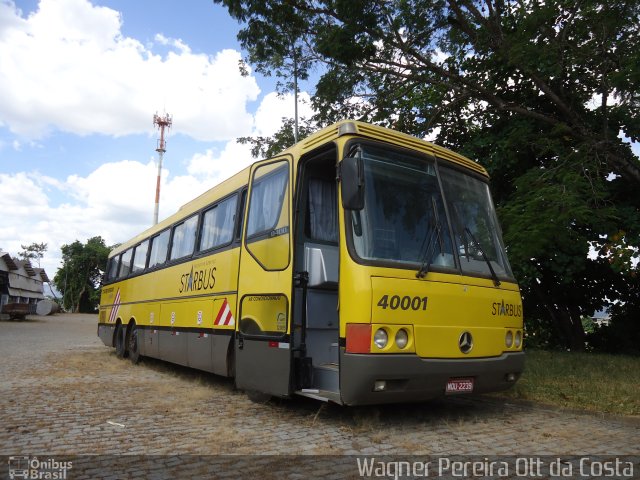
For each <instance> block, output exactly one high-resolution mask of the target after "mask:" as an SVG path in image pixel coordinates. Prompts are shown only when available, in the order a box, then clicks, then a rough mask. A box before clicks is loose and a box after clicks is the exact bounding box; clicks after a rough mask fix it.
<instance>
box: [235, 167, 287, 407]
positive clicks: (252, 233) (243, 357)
mask: <svg viewBox="0 0 640 480" xmlns="http://www.w3.org/2000/svg"><path fill="white" fill-rule="evenodd" d="M290 171H291V168H290V164H289V161H288V160H276V161H274V162H270V163H266V164H259V165H254V166H253V167H252V170H251V185H250V189H249V201H248V210H247V211H248V214H247V219H246V225H245V231H244V236H243V242H242V253H241V255H240V275H239V279H238V299H239V312H240V314H239V317H240V321H239V322H238V331H237V332H236V344H235V362H236V365H235V376H236V386H237V387H238V388H241V389H244V390H247V391H249V392H252V391H253V392H262V393H267V394H270V395H276V396H288V395H289V394H290V393H291V390H290V383H291V382H290V375H291V343H290V339H289V334H290V326H289V325H290V321H289V319H290V317H291V302H290V301H289V299H290V295H291V291H292V269H293V267H292V262H291V259H290V257H291V234H290V228H289V226H290V224H291V218H290V211H291V208H290V201H291V200H290V194H289V192H290V187H289V185H290V181H289V178H290Z"/></svg>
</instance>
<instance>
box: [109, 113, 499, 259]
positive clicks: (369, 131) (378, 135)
mask: <svg viewBox="0 0 640 480" xmlns="http://www.w3.org/2000/svg"><path fill="white" fill-rule="evenodd" d="M345 135H354V136H357V137H363V138H370V139H373V140H382V141H384V142H387V143H390V144H394V145H398V146H400V147H405V148H409V149H412V150H417V151H421V152H423V153H426V154H427V155H431V156H434V157H438V158H442V159H444V160H448V161H450V162H453V163H455V164H458V165H460V166H462V167H464V168H467V169H469V170H472V171H474V172H476V173H479V174H480V175H483V176H485V177H488V176H489V175H488V173H487V171H486V170H485V169H484V168H483V167H482V166H481V165H480V164H478V163H476V162H474V161H472V160H470V159H468V158H467V157H465V156H463V155H460V154H458V153H456V152H453V151H451V150H449V149H448V148H444V147H440V146H438V145H435V144H433V143H431V142H428V141H426V140H422V139H419V138H417V137H414V136H411V135H407V134H406V133H401V132H398V131H395V130H391V129H389V128H385V127H380V126H377V125H371V124H369V123H365V122H360V121H357V120H342V121H340V122H337V123H334V124H333V125H330V126H328V127H325V128H323V129H321V130H319V131H317V132H315V133H313V134H312V135H309V136H308V137H306V138H305V139H303V140H301V141H299V142H298V143H296V144H295V145H292V146H291V147H289V148H287V149H286V150H284V151H283V152H281V153H280V154H278V155H277V156H281V155H283V154H292V155H293V156H294V158H299V157H300V156H302V155H304V154H305V153H307V152H308V151H311V150H313V149H314V148H316V147H318V146H319V145H322V144H326V143H328V142H331V141H333V140H335V139H337V138H339V137H342V136H345ZM259 161H263V160H259ZM254 163H257V162H254ZM250 169H251V166H248V167H246V168H245V169H243V170H242V171H240V172H238V173H236V174H235V175H233V176H232V177H230V178H228V179H226V180H224V181H223V182H221V183H219V184H217V185H215V186H213V187H212V188H211V189H209V190H207V191H206V192H204V193H203V194H201V195H199V196H198V197H196V198H194V199H193V200H191V201H189V202H188V203H185V204H184V205H183V206H181V207H180V208H179V209H178V211H177V212H175V213H174V214H173V215H170V216H169V217H167V218H165V219H164V220H162V221H161V222H158V224H157V225H154V226H152V227H150V228H148V229H146V230H144V231H143V232H141V233H140V234H138V235H136V236H135V237H133V238H132V239H130V240H128V241H127V242H124V243H122V244H120V245H118V246H117V247H116V248H114V249H113V250H112V251H111V253H110V254H109V257H112V256H114V255H116V254H118V253H120V252H122V251H124V250H126V249H127V248H129V247H132V246H135V245H137V244H138V243H140V242H141V241H143V240H145V239H147V238H149V237H152V236H153V235H155V234H156V233H158V232H161V231H162V230H164V229H165V228H167V227H169V226H171V225H173V224H174V223H176V222H178V221H180V220H181V219H184V218H186V217H187V216H189V215H190V214H191V213H194V212H197V211H199V210H200V209H202V208H204V207H206V206H207V205H209V204H210V203H212V202H214V201H216V200H218V199H222V198H223V197H225V196H226V195H228V194H230V193H232V192H234V191H236V190H238V189H239V188H241V187H242V186H244V185H246V184H247V183H248V182H249V172H250Z"/></svg>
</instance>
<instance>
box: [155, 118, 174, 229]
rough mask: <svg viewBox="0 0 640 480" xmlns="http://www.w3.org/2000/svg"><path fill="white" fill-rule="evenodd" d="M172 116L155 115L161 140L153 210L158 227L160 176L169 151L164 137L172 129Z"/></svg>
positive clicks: (158, 150) (157, 149)
mask: <svg viewBox="0 0 640 480" xmlns="http://www.w3.org/2000/svg"><path fill="white" fill-rule="evenodd" d="M171 123H172V120H171V115H169V114H168V113H166V112H165V113H164V115H158V114H157V113H155V114H154V115H153V126H154V127H155V126H157V127H158V128H159V129H160V138H159V139H158V148H156V152H158V180H157V182H156V204H155V208H154V210H153V224H154V225H156V224H157V223H158V209H159V207H160V176H161V175H162V159H163V157H164V153H165V152H166V151H167V149H166V146H167V142H166V140H165V136H164V130H165V129H167V130H168V129H170V128H171Z"/></svg>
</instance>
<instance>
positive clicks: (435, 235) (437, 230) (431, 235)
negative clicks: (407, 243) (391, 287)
mask: <svg viewBox="0 0 640 480" xmlns="http://www.w3.org/2000/svg"><path fill="white" fill-rule="evenodd" d="M431 207H432V208H433V220H434V221H433V230H430V231H429V232H428V233H427V236H426V237H425V239H424V242H422V245H423V248H424V245H425V243H426V244H427V245H426V251H425V254H424V257H422V263H421V264H420V269H419V270H418V273H416V277H417V278H424V277H425V275H426V274H427V273H429V267H430V266H431V256H432V255H433V248H434V246H435V242H434V240H436V239H438V245H439V246H440V253H444V241H443V240H442V228H441V226H440V218H439V217H438V207H437V206H436V199H435V198H434V197H431Z"/></svg>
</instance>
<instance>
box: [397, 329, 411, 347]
mask: <svg viewBox="0 0 640 480" xmlns="http://www.w3.org/2000/svg"><path fill="white" fill-rule="evenodd" d="M407 343H409V334H408V333H407V331H406V330H405V329H404V328H401V329H400V330H398V333H396V345H397V346H398V348H400V349H403V348H404V347H406V346H407Z"/></svg>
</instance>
